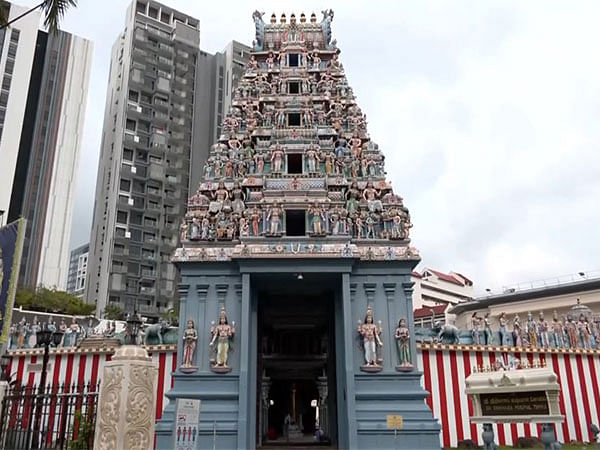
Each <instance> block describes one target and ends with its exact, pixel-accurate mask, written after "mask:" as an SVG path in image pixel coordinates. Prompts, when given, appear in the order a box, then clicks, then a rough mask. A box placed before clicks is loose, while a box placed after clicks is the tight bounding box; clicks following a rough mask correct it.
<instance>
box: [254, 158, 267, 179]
mask: <svg viewBox="0 0 600 450" xmlns="http://www.w3.org/2000/svg"><path fill="white" fill-rule="evenodd" d="M254 161H255V163H256V173H257V174H261V173H263V170H264V169H265V156H264V155H263V154H262V153H257V154H256V155H254Z"/></svg>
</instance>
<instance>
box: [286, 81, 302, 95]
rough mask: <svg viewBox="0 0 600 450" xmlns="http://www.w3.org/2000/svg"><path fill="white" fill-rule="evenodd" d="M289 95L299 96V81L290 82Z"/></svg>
mask: <svg viewBox="0 0 600 450" xmlns="http://www.w3.org/2000/svg"><path fill="white" fill-rule="evenodd" d="M288 93H289V94H299V93H300V83H298V82H297V81H290V85H289V89H288Z"/></svg>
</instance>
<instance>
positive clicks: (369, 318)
mask: <svg viewBox="0 0 600 450" xmlns="http://www.w3.org/2000/svg"><path fill="white" fill-rule="evenodd" d="M358 334H359V335H360V336H361V337H362V340H363V347H364V352H365V365H364V366H363V368H379V370H381V366H380V365H379V364H378V361H377V346H380V347H382V346H383V342H381V337H380V335H381V327H380V326H377V325H375V323H374V320H373V309H372V308H371V307H370V306H369V307H368V308H367V314H366V315H365V320H364V322H363V323H360V321H359V324H358Z"/></svg>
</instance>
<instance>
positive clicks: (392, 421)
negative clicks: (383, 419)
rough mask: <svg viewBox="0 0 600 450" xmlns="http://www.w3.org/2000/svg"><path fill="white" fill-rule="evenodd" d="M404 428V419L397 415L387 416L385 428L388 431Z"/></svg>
mask: <svg viewBox="0 0 600 450" xmlns="http://www.w3.org/2000/svg"><path fill="white" fill-rule="evenodd" d="M403 426H404V419H403V418H402V416H401V415H399V414H388V415H387V427H388V429H389V430H401V429H402V427H403Z"/></svg>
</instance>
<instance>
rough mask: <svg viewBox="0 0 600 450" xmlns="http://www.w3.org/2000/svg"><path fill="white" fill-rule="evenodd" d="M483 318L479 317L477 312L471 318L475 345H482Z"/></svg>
mask: <svg viewBox="0 0 600 450" xmlns="http://www.w3.org/2000/svg"><path fill="white" fill-rule="evenodd" d="M480 327H481V318H480V317H479V316H478V315H477V313H476V312H474V313H473V315H472V316H471V336H472V338H473V344H475V345H479V344H481V331H480Z"/></svg>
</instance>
